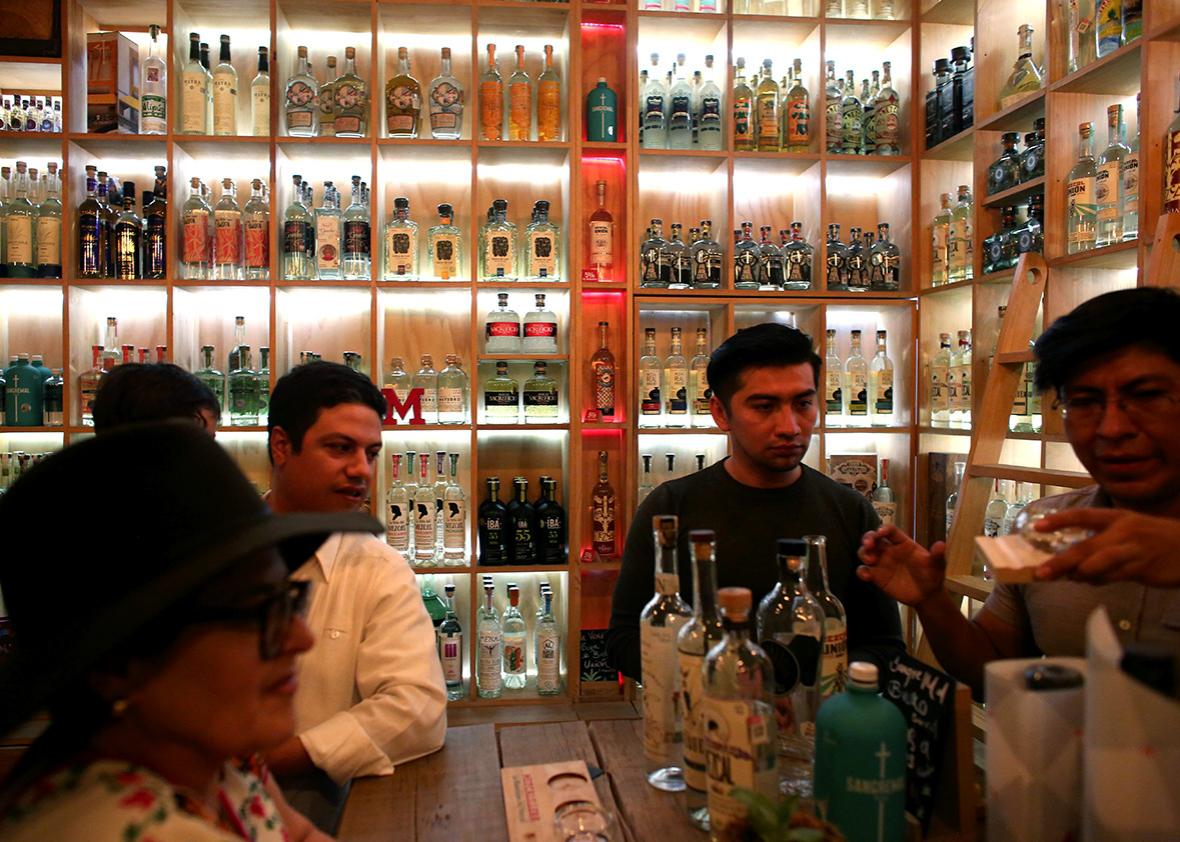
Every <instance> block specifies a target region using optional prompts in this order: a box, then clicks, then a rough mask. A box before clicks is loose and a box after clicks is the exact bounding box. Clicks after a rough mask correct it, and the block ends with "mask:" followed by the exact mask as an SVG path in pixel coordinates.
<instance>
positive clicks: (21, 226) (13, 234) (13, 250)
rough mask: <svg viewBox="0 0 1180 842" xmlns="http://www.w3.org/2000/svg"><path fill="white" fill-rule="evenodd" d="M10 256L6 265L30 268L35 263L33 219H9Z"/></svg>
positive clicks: (21, 217) (6, 257)
mask: <svg viewBox="0 0 1180 842" xmlns="http://www.w3.org/2000/svg"><path fill="white" fill-rule="evenodd" d="M7 228H8V254H7V255H6V256H5V261H4V262H5V263H8V264H14V263H15V264H17V265H22V266H29V265H32V263H33V217H31V216H23V215H21V216H17V215H15V214H13V215H10V216H9V217H8V225H7Z"/></svg>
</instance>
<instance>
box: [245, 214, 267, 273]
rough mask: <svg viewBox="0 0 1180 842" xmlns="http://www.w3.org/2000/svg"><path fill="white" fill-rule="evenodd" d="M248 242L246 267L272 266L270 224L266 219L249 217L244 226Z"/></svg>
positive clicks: (246, 241)
mask: <svg viewBox="0 0 1180 842" xmlns="http://www.w3.org/2000/svg"><path fill="white" fill-rule="evenodd" d="M243 228H244V229H245V232H244V233H245V238H244V239H245V243H246V261H245V262H246V268H247V269H262V270H267V269H269V268H270V226H269V225H267V224H266V220H265V219H249V220H247V221H246V223H245V225H244V226H243Z"/></svg>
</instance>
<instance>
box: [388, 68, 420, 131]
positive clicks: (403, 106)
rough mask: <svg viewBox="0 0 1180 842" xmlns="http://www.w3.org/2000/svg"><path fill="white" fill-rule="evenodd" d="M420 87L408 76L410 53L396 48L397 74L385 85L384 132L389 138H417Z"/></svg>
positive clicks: (416, 81)
mask: <svg viewBox="0 0 1180 842" xmlns="http://www.w3.org/2000/svg"><path fill="white" fill-rule="evenodd" d="M421 113H422V86H421V85H420V84H419V83H418V80H417V79H415V78H414V77H413V76H412V75H410V51H409V50H408V49H407V48H405V47H398V48H397V73H396V74H394V76H393V77H392V78H391V79H390V80H389V81H388V82H387V83H386V84H385V131H386V133H387V134H388V136H389V137H401V138H413V137H417V136H418V117H419V116H420V115H421Z"/></svg>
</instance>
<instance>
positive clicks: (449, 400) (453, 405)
mask: <svg viewBox="0 0 1180 842" xmlns="http://www.w3.org/2000/svg"><path fill="white" fill-rule="evenodd" d="M438 411H439V412H462V411H463V390H462V389H456V388H452V387H442V388H440V389H439V390H438Z"/></svg>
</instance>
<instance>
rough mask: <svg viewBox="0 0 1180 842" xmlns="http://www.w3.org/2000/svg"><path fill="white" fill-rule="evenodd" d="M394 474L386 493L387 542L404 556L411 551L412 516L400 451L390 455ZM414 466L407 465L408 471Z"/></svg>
mask: <svg viewBox="0 0 1180 842" xmlns="http://www.w3.org/2000/svg"><path fill="white" fill-rule="evenodd" d="M390 459H391V463H392V468H393V474H392V479H391V480H390V483H389V490H388V491H387V492H386V493H385V542H386V543H387V544H389V546H391V547H393V548H394V549H395V550H397V551H398V552H400V553H401V554H402V555H403V556H407V555H408V554H409V553H410V520H411V518H412V511H411V505H412V504H411V502H410V495H409V492H408V491H407V489H406V485H405V483H403V482H402V481H401V479H400V478H399V475H400V473H401V460H402V456H401V454H400V453H394V454H392V456H391V457H390ZM412 470H413V467H412V466H411V465H409V464H407V465H406V473H410V472H411V471H412Z"/></svg>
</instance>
